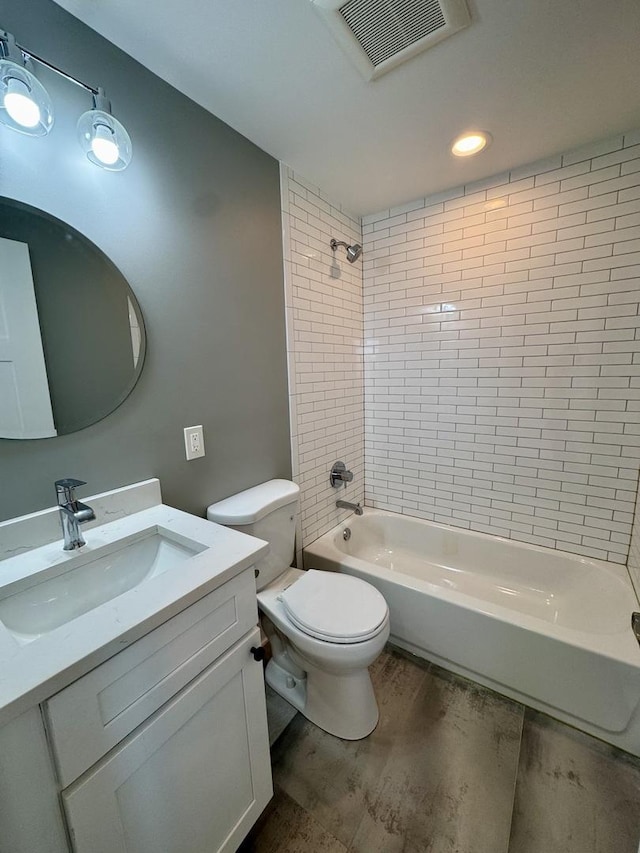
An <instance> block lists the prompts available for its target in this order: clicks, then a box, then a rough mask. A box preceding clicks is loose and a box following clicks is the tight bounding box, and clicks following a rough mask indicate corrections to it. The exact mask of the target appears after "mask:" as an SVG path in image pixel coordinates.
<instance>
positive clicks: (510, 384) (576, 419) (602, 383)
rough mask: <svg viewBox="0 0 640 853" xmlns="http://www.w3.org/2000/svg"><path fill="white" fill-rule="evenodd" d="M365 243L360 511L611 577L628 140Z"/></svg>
mask: <svg viewBox="0 0 640 853" xmlns="http://www.w3.org/2000/svg"><path fill="white" fill-rule="evenodd" d="M354 227H355V223H354ZM363 243H364V255H363V258H364V277H365V287H364V324H365V325H364V331H365V341H364V342H365V379H364V381H365V460H366V463H365V468H366V491H365V503H366V504H367V505H369V506H376V507H382V508H385V509H389V510H393V511H396V512H402V513H406V514H409V515H415V516H419V517H421V518H429V519H434V520H436V521H442V522H445V523H447V524H453V525H456V526H459V527H468V528H471V529H473V530H480V531H485V532H487V533H492V534H498V535H501V536H507V537H510V538H512V539H518V540H521V541H525V542H532V543H536V544H540V545H546V546H550V547H554V548H559V549H562V550H565V551H571V552H573V553H576V554H583V555H586V556H591V557H597V558H601V559H606V560H612V561H614V562H616V563H624V562H625V561H626V559H627V555H628V552H629V543H630V538H631V529H632V523H633V517H634V505H635V497H636V488H637V482H638V468H639V463H640V335H639V333H638V328H639V326H640V314H639V311H638V308H639V303H640V278H639V277H640V137H639V136H638V134H637V133H636V134H630V135H628V136H626V137H622V136H620V137H617V138H616V139H613V140H609V141H608V142H605V143H599V144H598V145H594V146H590V147H589V148H583V149H581V150H579V151H575V152H571V153H568V154H565V155H564V156H561V157H560V156H559V157H556V158H551V159H549V160H545V161H543V162H541V163H538V164H533V165H531V166H527V167H523V168H519V169H517V170H514V171H512V172H511V173H509V174H506V175H500V176H498V177H496V178H494V179H493V180H488V181H483V182H481V183H477V184H475V185H471V186H465V187H461V188H457V189H455V190H452V191H449V192H446V193H441V194H439V195H438V196H437V197H433V196H432V197H429V198H426V199H420V200H419V201H416V202H414V203H411V204H407V205H404V206H402V207H400V208H395V209H392V210H386V211H382V212H381V213H378V214H375V215H371V216H366V217H365V218H364V220H363ZM353 310H354V314H355V312H356V305H355V303H354V305H353ZM354 320H355V317H354ZM638 526H639V528H640V524H639V525H638ZM638 532H639V533H640V530H639V531H638ZM634 544H635V543H634ZM635 553H636V555H637V557H638V558H640V544H638V546H637V547H636V549H635ZM637 563H638V567H637V569H636V572H637V578H638V580H639V586H640V559H638V560H637Z"/></svg>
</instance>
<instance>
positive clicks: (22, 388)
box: [0, 198, 146, 439]
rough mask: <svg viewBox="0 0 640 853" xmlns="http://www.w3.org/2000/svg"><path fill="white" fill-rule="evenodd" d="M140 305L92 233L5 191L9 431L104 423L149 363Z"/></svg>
mask: <svg viewBox="0 0 640 853" xmlns="http://www.w3.org/2000/svg"><path fill="white" fill-rule="evenodd" d="M145 349H146V338H145V332H144V323H143V320H142V313H141V311H140V306H139V305H138V302H137V300H136V298H135V296H134V295H133V291H132V290H131V288H130V287H129V285H128V283H127V281H126V279H125V278H124V276H123V275H122V273H121V272H120V271H119V270H118V269H117V268H116V267H115V266H114V264H113V263H111V261H110V260H109V258H108V257H107V256H106V255H105V254H104V253H103V252H102V251H101V250H100V249H98V247H97V246H95V245H94V244H93V243H92V242H91V241H90V240H88V239H87V238H86V237H84V236H83V235H82V234H80V233H79V232H78V231H76V230H75V229H74V228H71V227H70V226H69V225H66V224H65V223H64V222H61V221H60V220H59V219H55V218H54V217H53V216H50V215H49V214H47V213H45V212H44V211H42V210H37V209H36V208H33V207H30V206H29V205H26V204H22V203H21V202H17V201H14V200H12V199H7V198H0V438H12V439H16V438H49V437H52V436H56V435H66V434H67V433H70V432H75V431H76V430H79V429H83V428H84V427H87V426H89V425H90V424H93V423H96V421H99V420H101V419H102V418H104V417H106V416H107V415H108V414H110V412H112V411H113V410H114V409H116V408H117V407H118V406H119V405H120V404H121V403H122V402H123V400H124V399H125V398H126V397H127V396H128V395H129V394H130V393H131V391H132V389H133V387H134V385H135V384H136V382H137V381H138V378H139V376H140V372H141V371H142V365H143V362H144V356H145Z"/></svg>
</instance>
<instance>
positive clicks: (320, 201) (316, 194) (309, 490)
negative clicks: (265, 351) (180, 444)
mask: <svg viewBox="0 0 640 853" xmlns="http://www.w3.org/2000/svg"><path fill="white" fill-rule="evenodd" d="M280 180H281V198H282V221H283V244H284V263H285V305H286V311H287V359H288V369H289V395H290V396H289V405H290V418H291V442H292V457H293V458H292V470H293V479H294V480H295V481H296V482H297V483H298V484H299V486H300V489H301V505H300V526H299V529H298V536H297V543H298V545H297V547H298V549H301V548H302V546H303V545H308V544H309V543H310V542H313V541H314V540H315V539H317V538H318V536H321V535H322V534H323V533H326V532H327V530H329V529H330V528H331V527H333V526H334V525H335V524H338V522H339V521H340V520H341V519H343V518H345V517H347V516H348V515H349V512H348V511H345V510H337V509H336V506H335V502H336V499H337V498H339V497H341V498H343V499H345V500H348V501H356V502H357V501H362V500H363V497H364V423H363V419H364V399H363V375H362V321H363V318H362V264H361V263H360V262H359V261H358V262H356V263H355V264H350V263H349V262H348V261H347V259H346V255H345V252H344V249H342V248H340V249H338V251H337V252H336V253H335V255H334V253H333V252H332V251H331V249H330V248H329V241H330V240H331V238H332V237H335V238H336V239H337V240H344V241H345V242H347V243H356V242H357V243H360V242H361V239H362V237H361V223H360V220H359V219H358V218H357V217H354V216H352V215H350V214H349V213H347V212H346V211H344V210H343V209H342V208H341V207H339V206H338V205H335V204H331V203H330V202H329V201H328V199H327V198H326V196H325V195H324V194H323V193H322V192H321V191H320V190H319V189H317V188H316V187H314V186H312V185H311V184H309V183H308V182H307V181H306V180H304V179H303V178H301V177H300V176H299V175H296V174H294V172H293V171H292V170H291V169H289V168H287V167H286V166H284V165H281V169H280ZM338 459H341V460H343V461H344V462H345V463H346V465H347V467H348V468H350V469H351V470H352V471H353V473H354V481H353V483H350V484H349V485H348V487H347V488H346V489H345V488H342V489H340V490H339V491H338V490H337V489H333V488H331V486H330V485H329V471H330V470H331V466H332V465H333V463H334V462H335V461H336V460H338ZM298 565H301V562H300V558H299V555H298Z"/></svg>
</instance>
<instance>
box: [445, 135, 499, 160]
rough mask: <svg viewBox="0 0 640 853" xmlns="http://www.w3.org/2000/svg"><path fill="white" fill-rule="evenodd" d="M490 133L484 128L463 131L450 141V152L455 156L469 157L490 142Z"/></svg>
mask: <svg viewBox="0 0 640 853" xmlns="http://www.w3.org/2000/svg"><path fill="white" fill-rule="evenodd" d="M491 139H492V137H491V134H490V133H487V132H486V130H474V131H472V132H469V133H463V134H462V135H461V136H458V137H457V139H454V140H453V142H452V143H451V153H452V154H454V155H455V156H456V157H470V156H471V155H472V154H479V153H480V151H483V150H484V149H485V148H486V147H487V146H488V145H489V144H490V143H491Z"/></svg>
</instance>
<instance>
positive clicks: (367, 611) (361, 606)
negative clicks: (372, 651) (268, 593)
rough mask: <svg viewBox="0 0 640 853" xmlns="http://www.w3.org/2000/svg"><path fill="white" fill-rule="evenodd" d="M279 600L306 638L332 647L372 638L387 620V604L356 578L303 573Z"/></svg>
mask: <svg viewBox="0 0 640 853" xmlns="http://www.w3.org/2000/svg"><path fill="white" fill-rule="evenodd" d="M278 598H279V599H280V601H281V602H282V605H283V607H284V609H285V611H286V614H287V616H288V617H289V619H290V620H291V621H292V622H293V624H294V625H296V627H298V628H299V629H300V630H301V631H304V633H305V634H309V635H310V636H312V637H317V638H318V639H319V640H326V641H327V642H331V643H361V642H363V641H364V640H368V639H370V638H371V637H374V636H375V635H376V634H377V633H378V631H379V630H380V626H381V625H382V623H383V622H384V620H385V619H386V617H387V613H388V608H387V602H386V601H385V600H384V598H383V597H382V595H381V594H380V593H379V592H378V590H377V589H376V588H375V587H373V586H371V584H369V583H366V581H363V580H360V579H359V578H354V577H351V575H341V574H338V573H337V572H319V571H315V570H314V569H311V570H310V571H308V572H305V573H304V575H303V576H302V577H301V578H299V579H298V580H297V581H296V582H295V583H293V584H292V585H291V586H290V587H288V588H287V589H285V590H284V592H282V593H281V594H280V595H279V596H278Z"/></svg>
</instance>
